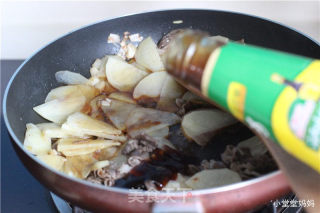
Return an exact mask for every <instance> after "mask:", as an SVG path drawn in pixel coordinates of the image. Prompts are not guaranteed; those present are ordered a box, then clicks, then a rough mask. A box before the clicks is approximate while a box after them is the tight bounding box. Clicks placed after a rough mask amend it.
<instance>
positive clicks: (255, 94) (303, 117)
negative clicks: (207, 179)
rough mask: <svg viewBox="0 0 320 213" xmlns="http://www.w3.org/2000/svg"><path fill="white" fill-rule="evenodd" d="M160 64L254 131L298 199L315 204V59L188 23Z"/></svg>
mask: <svg viewBox="0 0 320 213" xmlns="http://www.w3.org/2000/svg"><path fill="white" fill-rule="evenodd" d="M165 66H166V69H167V71H168V72H169V73H170V74H172V75H173V76H174V77H175V78H176V79H177V81H178V82H180V83H181V84H183V85H184V86H185V87H187V88H188V89H190V90H191V91H193V92H195V93H196V94H198V95H201V96H202V97H205V98H206V99H207V100H209V101H210V102H211V103H213V104H215V105H217V106H218V107H220V108H222V109H224V110H226V111H229V112H230V113H231V114H232V115H233V116H234V117H236V118H237V119H238V120H240V121H242V122H243V123H245V124H246V125H247V126H249V127H250V128H251V129H252V130H253V131H254V132H255V133H256V134H258V135H259V136H260V137H261V138H262V140H263V141H264V142H265V144H266V146H267V147H268V149H269V150H270V152H271V153H272V155H273V157H274V158H275V160H276V161H277V163H278V165H279V167H280V168H281V169H282V170H283V171H284V173H285V174H286V176H287V178H288V181H289V183H290V185H291V187H292V188H293V190H294V191H295V192H296V193H297V195H298V197H299V199H304V201H306V202H308V201H309V202H313V204H312V203H311V205H309V207H310V208H308V210H309V211H311V212H320V60H314V59H311V58H306V57H302V56H297V55H292V54H288V53H284V52H280V51H275V50H270V49H266V48H261V47H256V46H252V45H247V44H240V43H238V42H233V41H227V40H224V39H220V38H219V37H208V34H207V33H205V32H201V31H195V30H186V31H184V32H183V33H180V34H179V35H177V36H176V38H175V39H174V40H173V41H172V42H171V43H170V45H169V47H168V50H167V51H166V54H165ZM306 207H308V206H306Z"/></svg>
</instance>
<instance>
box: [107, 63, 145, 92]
mask: <svg viewBox="0 0 320 213" xmlns="http://www.w3.org/2000/svg"><path fill="white" fill-rule="evenodd" d="M147 74H148V73H147V72H145V71H142V70H139V69H138V68H136V67H135V66H133V65H131V64H128V63H127V62H125V61H121V60H118V59H115V58H113V57H109V59H108V62H107V64H106V76H107V79H108V82H109V83H110V84H111V85H112V86H113V87H115V88H116V89H118V90H120V91H122V92H129V91H132V90H133V88H134V87H135V86H136V85H137V84H138V82H139V81H140V80H141V79H143V78H144V77H145V76H146V75H147Z"/></svg>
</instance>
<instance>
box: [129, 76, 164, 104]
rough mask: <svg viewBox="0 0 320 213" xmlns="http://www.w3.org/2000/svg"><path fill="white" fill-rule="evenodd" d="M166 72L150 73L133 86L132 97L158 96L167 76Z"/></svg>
mask: <svg viewBox="0 0 320 213" xmlns="http://www.w3.org/2000/svg"><path fill="white" fill-rule="evenodd" d="M167 76H168V74H167V73H166V72H155V73H151V74H150V75H148V76H147V77H145V78H144V79H142V80H141V81H140V82H139V84H138V85H137V86H136V87H135V88H134V91H133V98H134V99H138V98H143V97H147V98H148V97H149V98H157V97H160V93H161V89H162V86H163V84H164V82H165V80H166V78H167Z"/></svg>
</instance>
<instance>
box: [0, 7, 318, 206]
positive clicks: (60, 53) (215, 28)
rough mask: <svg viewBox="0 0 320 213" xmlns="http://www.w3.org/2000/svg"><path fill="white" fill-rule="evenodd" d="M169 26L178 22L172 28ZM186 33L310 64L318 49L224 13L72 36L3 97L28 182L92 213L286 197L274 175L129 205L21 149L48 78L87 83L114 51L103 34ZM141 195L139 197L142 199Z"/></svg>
mask: <svg viewBox="0 0 320 213" xmlns="http://www.w3.org/2000/svg"><path fill="white" fill-rule="evenodd" d="M174 20H182V21H183V23H182V24H173V21H174ZM187 27H191V28H195V29H201V30H204V31H208V32H210V33H211V34H212V35H218V34H219V35H223V36H226V37H229V38H230V39H232V40H240V39H244V40H245V42H246V43H249V44H254V45H260V46H264V47H268V48H274V49H278V50H283V51H287V52H291V53H296V54H300V55H305V56H309V57H318V56H319V55H320V47H319V45H318V44H317V43H316V42H314V41H312V40H311V39H310V38H308V37H306V36H304V35H302V34H300V33H298V32H296V31H294V30H292V29H289V28H287V27H285V26H282V25H280V24H277V23H274V22H271V21H268V20H265V19H261V18H258V17H253V16H248V15H243V14H239V13H231V12H224V11H212V10H169V11H157V12H148V13H143V14H136V15H130V16H124V17H120V18H115V19H111V20H107V21H103V22H100V23H96V24H93V25H90V26H87V27H84V28H81V29H79V30H76V31H74V32H71V33H69V34H67V35H65V36H63V37H61V38H59V39H57V40H56V41H54V42H52V43H50V44H48V45H47V46H45V47H44V48H42V49H41V50H39V51H38V52H37V53H35V54H34V55H33V56H31V57H30V58H29V59H27V60H26V61H25V62H24V63H23V64H22V65H21V66H20V67H19V68H18V69H17V71H16V72H15V74H14V75H13V77H12V78H11V80H10V82H9V84H8V86H7V89H6V92H5V96H4V101H3V113H4V119H5V123H6V125H7V128H8V131H9V133H10V135H11V137H12V139H13V140H12V144H13V146H14V148H15V151H16V153H17V154H18V156H19V158H20V160H21V161H22V162H23V164H24V165H25V166H26V168H27V169H28V170H29V171H30V172H31V173H32V175H33V176H34V177H35V178H36V179H38V180H39V181H40V182H41V183H42V184H43V185H45V186H46V187H47V188H48V189H49V190H51V191H52V192H54V193H56V194H57V195H59V196H61V197H62V198H64V199H66V200H67V201H70V202H72V203H73V204H75V205H78V206H80V207H82V208H85V209H88V210H92V211H95V212H107V211H110V212H150V211H154V212H168V211H171V212H172V211H176V210H180V211H183V212H186V211H189V212H191V211H197V212H212V211H215V212H226V211H227V212H242V211H247V210H250V209H252V208H254V207H256V206H259V205H262V204H265V203H267V202H269V201H270V200H272V199H275V198H277V197H279V196H281V195H284V194H285V193H287V192H289V191H290V188H289V186H288V183H287V181H286V179H285V178H284V176H283V175H282V173H281V172H280V171H276V172H273V173H270V174H267V175H265V176H262V177H259V178H256V179H253V180H249V181H244V182H241V183H237V184H232V185H228V186H224V187H218V188H213V189H204V190H196V191H192V192H191V194H188V197H187V198H188V199H185V198H186V197H185V193H183V192H176V193H166V194H164V193H162V194H161V196H163V197H164V196H165V197H169V196H170V198H173V199H175V202H169V201H168V202H163V203H159V202H129V200H128V198H129V195H130V191H129V190H127V189H120V188H112V187H104V186H99V185H95V184H91V183H89V182H86V181H83V180H78V179H74V178H70V177H68V176H66V175H65V174H63V173H60V172H57V171H53V170H52V169H50V168H49V167H47V166H46V165H45V164H43V163H42V162H40V161H39V160H37V159H36V158H35V157H34V156H32V155H31V154H30V153H29V152H27V151H26V150H25V149H24V147H23V143H22V142H23V140H24V134H25V129H26V126H25V125H26V123H27V122H32V123H40V122H44V120H43V119H42V118H41V117H40V116H38V115H37V114H36V113H35V112H34V111H33V110H32V108H33V107H34V106H36V105H39V104H41V103H43V102H44V99H45V97H46V94H47V93H48V92H49V91H50V89H52V88H55V87H57V86H59V84H58V83H57V82H56V80H55V77H54V73H55V72H56V71H58V70H71V71H76V72H79V73H81V74H82V75H84V76H87V77H88V75H89V68H90V66H91V64H92V63H93V61H94V60H95V59H96V58H99V57H102V56H104V55H106V54H115V53H116V52H117V49H116V48H115V47H114V46H113V45H111V44H108V43H107V37H108V35H109V33H117V34H120V35H121V34H122V33H123V32H125V31H129V32H131V33H140V34H141V35H142V36H144V37H147V36H151V37H152V38H153V39H154V40H155V41H157V40H159V39H160V38H161V37H162V36H163V35H164V34H166V33H168V32H169V31H171V30H173V29H176V28H187ZM142 196H144V198H145V197H146V196H147V194H143V195H142ZM171 200H172V199H171Z"/></svg>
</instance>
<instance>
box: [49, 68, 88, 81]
mask: <svg viewBox="0 0 320 213" xmlns="http://www.w3.org/2000/svg"><path fill="white" fill-rule="evenodd" d="M55 77H56V80H57V81H58V82H59V83H63V84H86V83H87V82H88V79H87V78H86V77H84V76H83V75H81V74H80V73H76V72H70V71H68V70H64V71H58V72H56V74H55Z"/></svg>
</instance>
